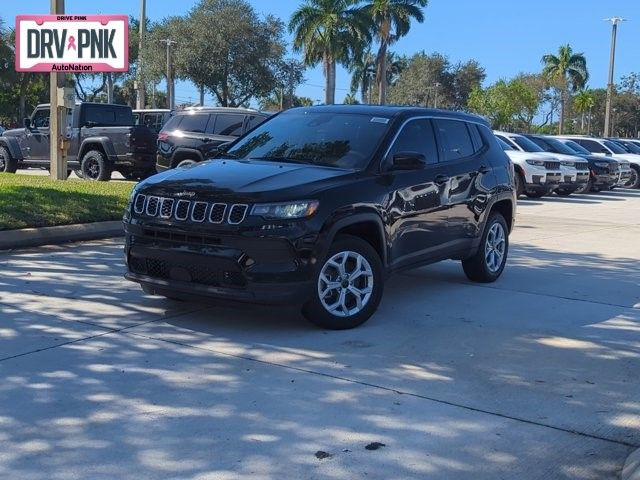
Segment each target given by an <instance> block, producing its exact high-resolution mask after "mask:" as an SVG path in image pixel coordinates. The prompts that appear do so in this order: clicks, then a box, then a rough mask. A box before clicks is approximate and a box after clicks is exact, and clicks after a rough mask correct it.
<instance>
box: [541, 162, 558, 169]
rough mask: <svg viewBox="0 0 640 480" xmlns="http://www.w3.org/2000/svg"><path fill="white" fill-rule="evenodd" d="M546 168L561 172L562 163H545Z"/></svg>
mask: <svg viewBox="0 0 640 480" xmlns="http://www.w3.org/2000/svg"><path fill="white" fill-rule="evenodd" d="M544 168H546V169H547V170H559V169H560V162H544Z"/></svg>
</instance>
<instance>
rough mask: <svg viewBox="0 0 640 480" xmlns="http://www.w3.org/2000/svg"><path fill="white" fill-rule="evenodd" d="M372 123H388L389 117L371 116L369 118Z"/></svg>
mask: <svg viewBox="0 0 640 480" xmlns="http://www.w3.org/2000/svg"><path fill="white" fill-rule="evenodd" d="M371 122H372V123H384V124H385V125H386V124H387V123H389V119H388V118H383V117H373V118H372V119H371Z"/></svg>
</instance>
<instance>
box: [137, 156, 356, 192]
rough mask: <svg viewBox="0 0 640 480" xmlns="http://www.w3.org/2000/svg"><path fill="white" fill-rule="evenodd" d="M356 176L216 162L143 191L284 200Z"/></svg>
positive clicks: (145, 185)
mask: <svg viewBox="0 0 640 480" xmlns="http://www.w3.org/2000/svg"><path fill="white" fill-rule="evenodd" d="M354 174H355V172H354V171H353V170H343V169H338V168H331V167H323V166H317V165H303V164H294V163H279V162H268V161H261V160H233V159H215V160H209V161H205V162H200V163H197V164H195V165H193V166H191V167H186V168H177V169H173V170H168V171H166V172H163V173H161V174H158V175H154V176H152V177H150V178H148V179H147V180H145V181H144V182H142V183H141V184H140V187H139V188H140V190H144V191H145V192H147V193H153V194H156V195H168V196H170V195H172V194H176V193H183V192H187V193H183V195H185V196H195V195H198V196H202V197H215V198H216V199H221V200H222V199H225V198H233V199H236V200H237V199H246V201H251V200H262V201H265V200H266V201H280V200H286V199H290V198H297V197H298V195H304V196H308V195H310V194H313V193H314V192H315V191H317V190H319V189H322V188H326V187H328V186H331V185H332V184H336V183H339V182H341V181H343V180H345V179H346V178H347V177H350V176H352V175H354ZM190 192H194V194H195V195H194V194H191V193H190Z"/></svg>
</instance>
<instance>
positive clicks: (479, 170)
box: [478, 165, 491, 175]
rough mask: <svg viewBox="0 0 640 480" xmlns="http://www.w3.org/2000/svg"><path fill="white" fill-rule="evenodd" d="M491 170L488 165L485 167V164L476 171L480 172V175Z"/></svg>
mask: <svg viewBox="0 0 640 480" xmlns="http://www.w3.org/2000/svg"><path fill="white" fill-rule="evenodd" d="M490 171H491V169H490V168H489V167H487V166H486V165H482V166H481V167H480V168H479V169H478V173H481V174H482V175H486V174H487V173H489V172H490Z"/></svg>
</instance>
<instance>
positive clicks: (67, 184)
mask: <svg viewBox="0 0 640 480" xmlns="http://www.w3.org/2000/svg"><path fill="white" fill-rule="evenodd" d="M133 185H134V184H133V183H131V182H90V181H87V180H65V181H54V180H51V179H50V178H49V177H40V176H34V175H15V174H10V173H0V231H1V230H14V229H18V228H29V227H49V226H53V225H70V224H74V223H92V222H101V221H106V220H119V219H121V218H122V214H123V212H124V209H125V208H126V206H127V200H128V198H129V194H130V193H131V190H132V189H133Z"/></svg>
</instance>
